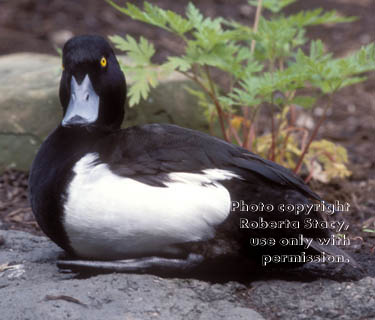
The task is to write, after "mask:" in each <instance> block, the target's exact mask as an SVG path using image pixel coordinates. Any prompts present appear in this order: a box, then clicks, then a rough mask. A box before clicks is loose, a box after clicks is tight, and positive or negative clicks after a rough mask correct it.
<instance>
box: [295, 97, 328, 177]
mask: <svg viewBox="0 0 375 320" xmlns="http://www.w3.org/2000/svg"><path fill="white" fill-rule="evenodd" d="M333 94H334V92H333V93H331V94H330V95H329V100H328V102H327V104H326V105H325V106H324V110H323V114H322V116H321V117H320V119H319V121H318V123H317V124H316V126H315V128H314V130H313V132H312V134H311V136H310V139H309V140H308V141H307V143H306V145H305V147H304V149H303V151H302V153H301V155H300V157H299V159H298V162H297V165H296V167H295V168H294V170H293V171H294V173H296V174H297V173H298V172H299V171H300V170H301V167H302V164H303V159H304V157H305V155H306V153H307V151H309V147H310V144H311V142H313V140H315V138H316V136H317V134H318V131H319V128H320V127H321V125H322V124H323V122H324V121H325V119H326V117H327V111H328V109H329V108H331V106H332V96H333Z"/></svg>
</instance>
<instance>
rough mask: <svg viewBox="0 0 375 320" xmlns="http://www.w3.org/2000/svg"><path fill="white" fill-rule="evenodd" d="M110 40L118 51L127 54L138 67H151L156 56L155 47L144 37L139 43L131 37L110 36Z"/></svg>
mask: <svg viewBox="0 0 375 320" xmlns="http://www.w3.org/2000/svg"><path fill="white" fill-rule="evenodd" d="M109 39H110V40H111V41H112V42H113V43H114V45H115V47H116V48H117V49H120V50H122V51H125V52H127V54H128V56H129V58H130V59H131V60H132V61H133V62H134V63H135V64H136V65H149V64H150V63H151V62H150V61H151V58H152V56H153V55H154V54H155V49H154V46H153V45H152V44H151V43H150V42H148V41H147V40H146V39H145V38H143V37H141V38H140V40H139V42H138V43H137V41H136V40H135V39H134V38H133V37H131V36H129V35H127V36H126V38H122V37H120V36H110V37H109Z"/></svg>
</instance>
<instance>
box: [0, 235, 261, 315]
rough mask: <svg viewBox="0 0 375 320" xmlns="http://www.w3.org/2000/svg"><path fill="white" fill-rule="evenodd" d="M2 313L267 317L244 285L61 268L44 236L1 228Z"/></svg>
mask: <svg viewBox="0 0 375 320" xmlns="http://www.w3.org/2000/svg"><path fill="white" fill-rule="evenodd" d="M0 234H1V235H3V236H4V238H5V240H6V242H5V245H4V246H3V247H2V249H1V251H0V270H2V269H4V265H6V263H9V267H8V269H7V268H6V267H5V270H4V271H0V295H1V299H0V311H1V318H2V319H7V320H16V319H17V320H18V319H30V320H33V319H35V320H37V319H38V320H39V319H67V318H69V319H80V320H85V319H94V320H95V319H111V320H116V319H122V320H123V319H129V320H130V319H132V320H136V319H174V320H178V319H187V320H189V319H191V320H193V319H194V320H195V319H201V320H210V319H223V320H225V319H231V320H236V319H238V320H239V319H243V320H262V319H264V318H263V317H262V316H261V315H259V313H257V312H255V311H254V310H252V309H250V308H247V307H246V306H245V305H244V303H243V302H241V301H240V300H239V299H238V298H236V293H237V292H238V291H240V290H244V289H246V287H244V286H243V285H241V284H238V283H235V282H229V283H226V284H214V285H212V284H210V283H206V282H203V281H198V280H193V279H162V278H159V277H156V276H152V275H134V274H107V275H98V276H94V277H91V278H87V279H78V278H75V277H74V275H72V274H64V273H59V272H58V270H57V268H56V266H55V259H56V257H57V254H58V253H59V252H60V249H58V248H57V247H56V246H55V245H53V244H52V243H51V242H50V241H49V240H48V239H46V238H44V237H36V236H32V235H30V234H27V233H24V232H18V231H4V230H2V231H0ZM2 266H3V267H2Z"/></svg>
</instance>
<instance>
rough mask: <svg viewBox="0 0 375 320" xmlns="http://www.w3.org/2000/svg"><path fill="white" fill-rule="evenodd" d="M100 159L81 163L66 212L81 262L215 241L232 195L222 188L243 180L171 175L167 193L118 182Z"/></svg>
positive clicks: (226, 175)
mask: <svg viewBox="0 0 375 320" xmlns="http://www.w3.org/2000/svg"><path fill="white" fill-rule="evenodd" d="M96 159H97V154H95V153H91V154H88V155H86V156H85V157H83V158H82V159H81V160H80V161H78V162H77V164H76V165H75V167H74V169H73V170H74V172H75V176H74V178H73V180H72V181H71V183H70V185H69V188H68V192H67V199H66V202H65V207H64V212H65V216H64V217H65V220H64V225H65V229H66V232H67V234H68V237H69V239H70V241H71V245H72V247H73V249H74V250H75V251H76V252H77V254H79V255H80V256H82V257H90V258H97V259H119V258H121V257H124V258H125V257H126V256H129V255H142V254H152V253H153V252H154V253H158V252H173V250H176V247H174V245H176V244H181V243H184V242H189V241H199V240H205V239H209V238H211V237H213V236H214V227H215V226H216V225H218V224H220V223H221V222H222V221H224V220H225V218H226V217H227V216H228V214H229V211H230V203H231V201H230V195H229V192H228V191H227V189H226V188H224V187H223V186H222V185H221V184H220V183H219V182H218V181H220V180H226V179H231V178H233V177H238V176H236V175H235V174H233V173H231V172H229V171H225V170H220V169H207V170H205V171H204V174H194V173H177V172H175V173H171V174H170V175H169V177H170V179H171V181H170V182H167V183H165V184H166V185H167V187H164V188H163V187H154V186H149V185H147V184H144V183H141V182H138V181H136V180H133V179H130V178H124V177H120V176H117V175H115V174H113V173H112V172H111V171H110V170H109V168H108V166H107V165H106V164H98V165H95V164H93V162H94V161H95V160H96ZM238 178H239V177H238Z"/></svg>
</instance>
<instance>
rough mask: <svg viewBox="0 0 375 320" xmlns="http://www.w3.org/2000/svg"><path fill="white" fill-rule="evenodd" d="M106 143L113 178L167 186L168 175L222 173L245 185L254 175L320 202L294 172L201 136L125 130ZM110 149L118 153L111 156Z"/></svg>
mask: <svg viewBox="0 0 375 320" xmlns="http://www.w3.org/2000/svg"><path fill="white" fill-rule="evenodd" d="M108 139H110V140H109V141H104V142H102V149H103V148H104V152H101V154H100V160H102V161H103V162H105V163H108V164H109V166H110V169H111V171H112V172H114V173H115V174H117V175H120V176H126V177H131V178H133V179H136V180H139V181H142V182H143V183H147V184H150V185H159V186H163V185H164V184H163V183H164V182H166V181H167V180H168V174H170V173H174V172H188V173H199V172H203V171H204V170H206V169H220V170H226V171H228V172H231V173H234V174H236V175H237V176H239V177H241V178H242V179H248V178H251V176H253V175H254V174H256V175H258V176H260V177H262V178H264V179H265V180H268V181H270V182H272V183H276V184H279V185H283V186H288V187H290V188H292V189H297V190H298V191H300V192H302V193H303V194H305V195H307V196H308V197H311V198H314V199H319V196H318V195H316V194H315V193H314V192H312V191H311V190H310V188H309V187H308V186H307V185H306V184H305V183H304V182H303V181H302V180H301V179H300V178H299V177H297V176H296V175H294V174H293V173H292V172H291V171H290V170H288V169H286V168H284V167H282V166H280V165H278V164H276V163H274V162H272V161H269V160H266V159H263V158H261V157H260V156H257V155H255V154H254V153H251V152H249V151H248V150H246V149H244V148H241V147H238V146H235V145H233V144H230V143H227V142H225V141H223V140H221V139H218V138H214V137H212V136H209V135H207V134H205V133H202V132H198V131H194V130H190V129H185V128H181V127H178V126H175V125H167V124H163V125H159V124H150V125H144V126H136V127H131V128H128V129H125V130H122V131H120V133H119V132H117V133H116V134H114V135H113V136H111V137H109V138H108ZM111 139H112V140H111ZM113 139H114V140H115V141H113ZM111 146H115V147H113V148H114V149H112V151H111V152H109V150H108V148H111Z"/></svg>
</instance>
